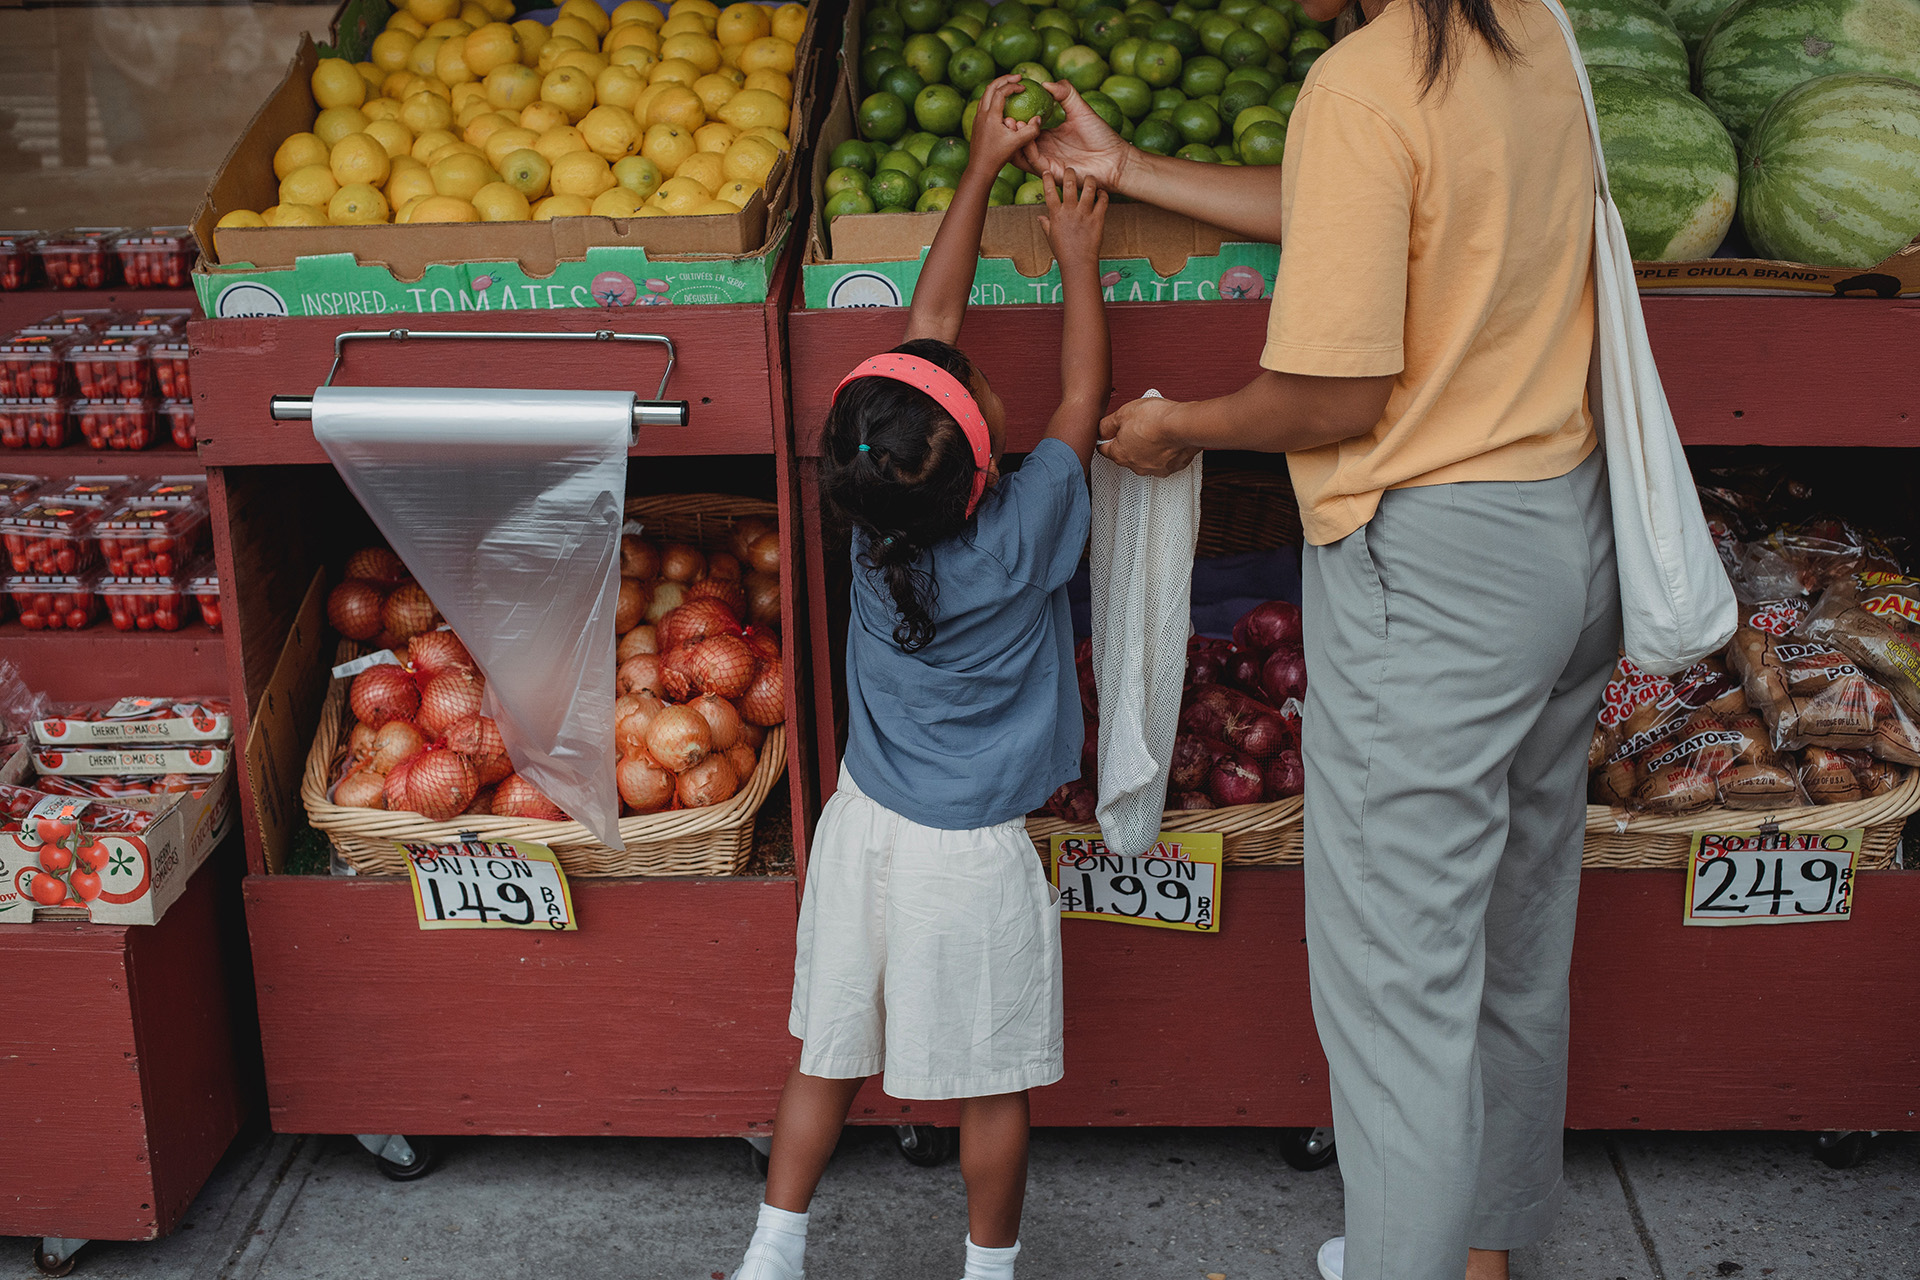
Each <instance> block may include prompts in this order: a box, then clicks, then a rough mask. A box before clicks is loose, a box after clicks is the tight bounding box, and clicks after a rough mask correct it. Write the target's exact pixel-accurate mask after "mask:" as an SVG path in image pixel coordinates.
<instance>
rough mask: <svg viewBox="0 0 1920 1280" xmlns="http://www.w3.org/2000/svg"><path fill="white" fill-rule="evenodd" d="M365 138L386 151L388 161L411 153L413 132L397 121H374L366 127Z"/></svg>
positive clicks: (344, 139) (343, 140)
mask: <svg viewBox="0 0 1920 1280" xmlns="http://www.w3.org/2000/svg"><path fill="white" fill-rule="evenodd" d="M347 136H348V137H352V136H354V135H352V134H349V135H347ZM366 136H367V137H369V138H372V139H373V140H374V141H375V142H378V143H379V144H380V146H381V147H382V148H383V149H384V150H385V151H386V153H387V156H388V158H389V159H391V158H392V157H394V156H404V155H411V154H412V153H413V130H411V129H409V128H407V126H405V125H403V124H401V123H400V122H399V121H398V120H375V121H374V122H373V123H372V124H369V125H368V126H367V132H366ZM346 140H347V139H346V138H342V139H340V141H342V142H345V141H346Z"/></svg>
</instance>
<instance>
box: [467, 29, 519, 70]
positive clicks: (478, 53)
mask: <svg viewBox="0 0 1920 1280" xmlns="http://www.w3.org/2000/svg"><path fill="white" fill-rule="evenodd" d="M466 59H467V65H468V66H469V67H471V68H473V74H474V75H476V76H480V77H483V78H484V77H485V76H486V74H487V73H488V72H489V71H492V70H493V69H494V68H495V67H504V66H507V65H508V64H510V63H511V64H515V65H517V64H518V63H519V61H520V35H519V33H518V32H516V31H515V30H514V29H513V28H512V27H510V26H508V25H507V24H506V23H504V22H489V23H487V25H485V26H484V27H475V28H474V31H473V34H472V35H470V36H468V37H467V47H466Z"/></svg>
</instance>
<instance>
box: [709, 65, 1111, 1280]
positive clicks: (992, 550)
mask: <svg viewBox="0 0 1920 1280" xmlns="http://www.w3.org/2000/svg"><path fill="white" fill-rule="evenodd" d="M1019 83H1020V80H1019V77H1018V76H1008V77H1004V78H1002V79H1000V80H998V81H995V82H994V83H993V84H992V85H991V86H989V87H988V89H987V92H986V94H985V96H984V97H983V98H982V99H981V103H980V108H979V115H978V123H977V124H976V126H975V128H974V133H973V150H972V154H971V157H970V158H969V160H968V163H967V170H966V173H965V174H964V175H963V176H962V177H961V179H960V185H959V187H958V188H957V189H956V191H955V193H954V197H953V203H952V205H951V206H950V207H949V208H948V209H947V212H946V217H945V218H944V219H943V220H942V222H941V224H940V231H939V234H938V235H936V236H935V237H934V242H933V248H932V250H931V251H930V252H929V253H928V255H927V261H926V265H925V267H924V268H923V270H922V271H921V273H920V283H919V285H918V287H917V288H916V289H915V290H914V295H913V308H912V310H911V312H910V313H909V315H908V317H907V335H906V341H905V342H903V343H902V344H901V345H900V346H898V347H895V348H894V349H893V350H892V351H890V352H887V353H886V354H884V355H879V356H875V357H874V358H873V359H871V360H868V361H867V362H866V363H864V364H862V365H861V366H860V367H858V368H857V369H855V370H854V371H853V372H852V373H851V374H849V375H848V376H847V378H846V380H845V381H844V382H842V383H841V384H840V389H839V391H838V393H837V394H836V396H835V400H834V405H833V409H832V411H831V413H830V415H829V417H828V419H827V427H826V441H825V454H826V458H825V464H824V465H825V474H824V477H823V491H824V494H825V497H826V500H827V501H828V502H829V503H830V504H831V506H832V508H833V510H835V511H837V512H838V513H839V514H840V515H841V516H842V517H844V518H845V520H846V521H847V522H848V523H849V524H850V525H851V527H852V537H853V587H852V597H853V598H852V621H851V624H850V626H849V629H848V637H847V704H848V705H847V716H848V732H847V747H846V756H845V759H844V761H843V762H842V764H841V769H840V782H839V789H838V790H837V791H836V792H835V793H834V795H833V797H832V799H830V800H829V801H828V802H827V804H826V807H825V809H824V810H823V811H822V813H821V815H820V824H819V828H818V830H817V832H816V833H815V835H814V839H813V848H812V852H811V855H810V857H809V859H808V864H807V883H806V893H805V897H804V898H803V900H802V903H801V908H800V938H799V954H798V957H797V959H796V962H795V965H794V981H793V1015H792V1018H791V1020H790V1023H789V1026H790V1028H791V1030H792V1032H793V1034H794V1035H796V1036H798V1037H799V1038H800V1039H801V1041H802V1042H803V1043H802V1046H801V1051H800V1063H799V1065H798V1066H797V1067H795V1068H794V1070H793V1073H792V1074H791V1075H789V1076H788V1077H787V1083H786V1089H785V1092H783V1093H782V1094H781V1097H780V1110H779V1112H778V1114H777V1116H776V1117H775V1119H774V1125H773V1154H772V1156H771V1158H770V1159H769V1162H768V1168H767V1195H766V1203H765V1204H763V1205H761V1207H760V1222H759V1226H758V1228H757V1229H756V1230H755V1231H754V1234H753V1242H752V1243H751V1244H749V1245H748V1246H747V1254H746V1261H745V1263H744V1264H743V1265H742V1267H741V1268H740V1270H739V1271H737V1272H735V1273H734V1274H735V1280H798V1277H800V1276H801V1274H802V1271H801V1264H802V1254H803V1251H804V1250H805V1248H806V1233H807V1206H808V1204H809V1203H810V1202H811V1201H812V1199H813V1191H814V1187H815V1185H816V1184H817V1183H818V1182H819V1180H820V1175H821V1173H822V1172H823V1171H824V1170H825V1169H826V1167H827V1161H828V1158H829V1157H830V1156H831V1155H832V1154H833V1148H834V1144H835V1143H836V1142H837V1141H838V1140H839V1137H840V1130H841V1127H842V1126H843V1125H844V1124H845V1122H846V1118H847V1108H848V1107H849V1106H850V1105H851V1104H852V1102H853V1098H854V1094H855V1093H856V1092H857V1091H858V1090H859V1088H860V1086H861V1085H862V1084H863V1083H864V1082H865V1081H866V1079H867V1077H868V1076H871V1075H875V1074H877V1073H881V1072H884V1073H885V1087H886V1091H887V1092H888V1093H889V1094H892V1095H893V1096H894V1097H896V1098H915V1099H934V1098H958V1099H960V1171H961V1173H962V1174H963V1175H964V1177H965V1178H966V1183H967V1227H968V1233H967V1264H966V1280H1011V1277H1012V1275H1013V1259H1014V1256H1015V1255H1016V1254H1018V1253H1019V1251H1020V1243H1019V1241H1020V1208H1021V1202H1022V1200H1023V1199H1024V1197H1025V1194H1026V1184H1027V1090H1028V1089H1031V1088H1033V1087H1035V1086H1038V1085H1045V1084H1051V1083H1053V1082H1054V1081H1056V1080H1058V1079H1059V1078H1060V1076H1061V1074H1062V1071H1063V1067H1062V1061H1061V1044H1060V1040H1061V1034H1060V1028H1061V1005H1060V916H1059V912H1058V909H1057V908H1056V907H1055V906H1054V905H1053V902H1052V891H1051V889H1050V888H1049V886H1048V884H1047V881H1046V877H1045V875H1044V873H1043V872H1042V871H1041V867H1040V860H1039V859H1038V858H1037V857H1035V856H1034V848H1033V844H1032V842H1031V841H1029V840H1028V838H1027V830H1026V823H1025V818H1026V815H1027V813H1028V812H1029V811H1031V810H1033V809H1036V808H1038V807H1039V806H1040V805H1041V804H1043V803H1044V802H1045V801H1046V799H1047V797H1048V796H1049V795H1051V794H1052V792H1053V790H1054V788H1055V787H1057V786H1059V785H1060V784H1061V783H1063V782H1066V781H1069V780H1071V779H1073V778H1075V777H1077V776H1078V775H1079V771H1080V745H1081V716H1080V700H1079V692H1078V688H1077V685H1076V684H1075V680H1074V670H1073V652H1072V649H1073V631H1072V625H1071V623H1070V621H1069V619H1068V614H1067V591H1066V584H1067V580H1068V579H1069V578H1070V577H1072V576H1073V572H1074V569H1075V567H1076V566H1077V565H1078V564H1079V561H1080V553H1081V550H1082V548H1083V547H1084V546H1085V545H1086V541H1087V530H1088V524H1089V514H1088V498H1087V483H1086V466H1087V460H1088V458H1089V457H1090V456H1091V455H1092V453H1093V442H1094V433H1095V429H1096V428H1097V426H1098V424H1099V421H1100V416H1101V414H1102V413H1104V412H1105V410H1106V404H1107V397H1108V394H1109V391H1110V388H1109V382H1110V381H1111V375H1112V367H1111V358H1110V356H1109V353H1108V349H1107V320H1106V312H1105V310H1104V309H1103V307H1102V304H1101V300H1100V270H1099V249H1100V233H1101V229H1102V227H1103V226H1104V225H1105V221H1106V205H1107V197H1106V193H1105V192H1102V191H1098V190H1096V189H1095V187H1094V185H1093V184H1092V183H1083V182H1081V181H1079V180H1078V179H1077V178H1076V176H1075V175H1074V174H1073V173H1072V172H1071V171H1068V172H1067V173H1066V175H1065V180H1064V183H1063V184H1062V185H1060V186H1059V187H1058V188H1056V187H1055V185H1054V184H1053V182H1052V180H1051V179H1048V180H1047V186H1046V197H1047V212H1046V216H1045V217H1043V218H1042V219H1041V224H1042V226H1043V227H1045V229H1046V232H1047V237H1048V239H1049V240H1050V241H1052V244H1053V252H1054V257H1055V258H1056V259H1058V261H1059V264H1060V276H1061V285H1062V292H1063V294H1064V298H1065V306H1066V325H1065V333H1064V335H1063V336H1062V339H1061V343H1060V383H1061V404H1060V407H1059V408H1058V409H1056V410H1055V411H1054V414H1053V420H1052V421H1051V423H1049V424H1048V428H1047V436H1046V438H1045V439H1044V440H1042V441H1040V443H1039V444H1038V445H1036V446H1035V447H1034V449H1033V452H1032V453H1030V454H1029V455H1028V456H1027V460H1026V463H1025V465H1023V466H1022V467H1021V468H1020V469H1019V470H1018V471H1017V472H1015V473H1013V474H1012V475H1006V476H1003V475H1001V474H1000V470H999V456H1000V451H1001V448H1002V446H1003V445H1004V443H1005V440H1006V412H1005V409H1004V407H1003V406H1002V405H1001V403H1000V397H999V396H996V395H995V394H994V393H993V389H992V388H991V387H990V386H989V385H988V384H987V379H986V377H985V375H984V374H982V373H981V372H980V371H979V369H978V368H976V367H975V366H974V365H973V363H972V362H971V361H969V360H968V359H967V357H966V356H964V355H962V354H961V352H960V350H959V348H958V347H956V346H954V345H953V344H954V340H955V339H956V338H958V337H959V335H960V321H961V319H962V317H963V316H964V315H965V313H966V309H967V295H968V292H969V291H970V289H971V288H972V285H973V273H974V267H975V264H976V262H977V260H978V257H979V252H980V230H981V226H982V224H983V223H984V221H985V219H986V210H987V194H988V191H989V190H990V189H991V188H992V186H993V181H994V178H995V176H996V175H997V174H998V173H999V172H1000V169H1001V166H1003V165H1005V164H1006V163H1007V162H1008V161H1009V160H1010V159H1011V158H1012V157H1013V156H1014V155H1015V154H1016V153H1018V152H1019V151H1020V149H1021V148H1022V147H1024V146H1026V145H1027V143H1029V142H1031V141H1032V140H1033V138H1034V136H1035V134H1036V133H1037V132H1038V130H1037V129H1036V127H1035V126H1034V125H1033V124H1031V123H1027V124H1016V123H1015V122H1012V121H1008V120H1005V119H1004V118H1003V114H1002V106H1003V104H1004V103H1005V101H1006V98H1007V95H1008V94H1009V93H1010V92H1011V91H1012V90H1013V89H1014V88H1016V87H1017V86H1018V85H1019Z"/></svg>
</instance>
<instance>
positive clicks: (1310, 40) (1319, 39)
mask: <svg viewBox="0 0 1920 1280" xmlns="http://www.w3.org/2000/svg"><path fill="white" fill-rule="evenodd" d="M1332 44H1333V42H1332V41H1331V40H1329V39H1327V36H1326V33H1325V32H1323V31H1312V30H1308V31H1300V32H1296V33H1295V34H1294V37H1293V39H1292V40H1290V41H1288V43H1287V54H1288V56H1289V57H1291V56H1292V55H1294V54H1300V53H1305V52H1306V51H1307V50H1309V49H1321V50H1325V49H1328V48H1330V47H1332Z"/></svg>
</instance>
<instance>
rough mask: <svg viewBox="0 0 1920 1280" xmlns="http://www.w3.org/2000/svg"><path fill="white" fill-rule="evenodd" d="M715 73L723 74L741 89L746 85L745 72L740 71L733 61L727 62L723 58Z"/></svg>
mask: <svg viewBox="0 0 1920 1280" xmlns="http://www.w3.org/2000/svg"><path fill="white" fill-rule="evenodd" d="M716 74H718V75H723V76H725V77H726V78H727V79H729V80H731V81H733V82H734V83H735V84H737V85H739V86H740V87H741V88H743V89H744V88H745V87H746V84H747V73H746V72H744V71H742V70H741V69H740V68H739V66H738V65H737V64H735V63H728V62H727V61H725V60H724V59H723V60H722V61H721V63H720V70H719V71H718V72H717V73H716Z"/></svg>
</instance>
